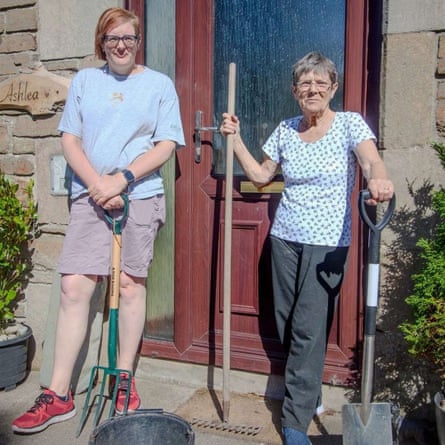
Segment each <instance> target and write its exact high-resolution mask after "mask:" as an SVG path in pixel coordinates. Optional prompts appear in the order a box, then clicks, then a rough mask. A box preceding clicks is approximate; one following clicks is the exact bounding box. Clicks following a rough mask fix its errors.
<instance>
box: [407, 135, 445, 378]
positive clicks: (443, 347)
mask: <svg viewBox="0 0 445 445" xmlns="http://www.w3.org/2000/svg"><path fill="white" fill-rule="evenodd" d="M432 147H433V149H434V150H435V151H436V153H437V155H438V157H439V159H440V162H441V165H442V167H443V168H444V170H445V144H439V143H434V144H433V145H432ZM432 209H433V211H434V212H435V213H436V214H437V216H438V221H439V222H438V224H437V226H436V227H435V231H434V234H433V236H432V237H431V238H430V239H426V238H421V239H420V240H419V241H418V242H417V246H418V247H419V248H420V258H421V265H420V269H419V271H418V272H417V273H415V274H414V275H413V276H412V280H413V285H414V287H413V294H412V295H410V296H409V297H408V298H407V299H406V303H407V304H408V305H409V306H410V308H411V309H412V316H413V317H412V321H407V322H405V323H403V324H401V326H400V328H401V331H402V333H403V335H404V337H405V340H406V341H407V343H408V346H409V349H408V350H409V352H410V353H411V354H413V355H416V356H419V357H423V358H426V359H428V360H430V361H431V362H432V363H433V364H434V365H437V366H438V368H439V373H440V374H441V375H445V189H444V188H443V187H441V188H440V190H438V191H434V192H433V196H432Z"/></svg>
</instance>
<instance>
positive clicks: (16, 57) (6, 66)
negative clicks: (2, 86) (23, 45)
mask: <svg viewBox="0 0 445 445" xmlns="http://www.w3.org/2000/svg"><path fill="white" fill-rule="evenodd" d="M35 57H36V54H35V53H32V52H21V53H16V54H0V75H1V76H4V75H5V76H8V77H9V76H11V75H14V74H18V73H19V71H20V70H21V69H23V68H24V67H28V66H29V65H30V63H31V62H32V61H33V60H34V58H35Z"/></svg>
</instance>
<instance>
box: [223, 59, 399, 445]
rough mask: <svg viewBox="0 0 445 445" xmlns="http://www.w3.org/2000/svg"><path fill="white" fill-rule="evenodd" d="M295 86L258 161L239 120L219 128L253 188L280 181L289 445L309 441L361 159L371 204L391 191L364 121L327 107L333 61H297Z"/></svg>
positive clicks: (277, 245)
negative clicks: (294, 107)
mask: <svg viewBox="0 0 445 445" xmlns="http://www.w3.org/2000/svg"><path fill="white" fill-rule="evenodd" d="M292 80H293V85H292V93H293V95H294V97H295V99H296V100H297V102H298V104H299V105H300V109H301V111H302V114H301V115H299V116H296V117H292V118H290V119H286V120H283V121H282V122H280V124H279V125H278V126H277V128H276V129H275V130H274V131H273V132H272V134H271V135H270V136H269V138H268V140H267V141H266V143H265V144H264V146H263V147H262V150H263V152H264V159H263V161H262V162H261V163H259V162H257V161H256V160H255V159H254V157H253V156H252V155H251V154H250V152H249V150H248V149H247V147H246V146H245V144H244V142H243V140H242V138H241V135H240V122H239V119H238V118H237V117H236V116H233V115H229V114H227V113H224V114H223V123H222V125H221V132H222V134H224V135H226V136H227V135H229V134H232V135H234V137H233V139H234V144H233V146H234V147H233V149H234V153H235V156H236V158H237V159H238V161H239V163H240V165H241V167H242V168H243V170H244V171H245V173H246V175H247V176H248V178H249V179H250V180H251V181H252V182H253V183H254V184H255V185H256V186H257V187H262V186H264V185H266V184H268V183H269V182H270V181H271V180H272V179H273V177H274V176H275V175H276V173H277V172H278V170H279V169H280V170H281V174H282V175H283V178H284V191H283V193H282V196H281V200H280V203H279V206H278V209H277V212H276V214H275V217H274V221H273V224H272V227H271V230H270V240H271V255H272V281H273V292H274V305H275V319H276V324H277V328H278V332H279V336H280V339H281V342H282V343H283V345H284V347H285V350H286V352H287V361H286V370H285V397H284V401H283V408H282V427H283V437H284V443H285V444H286V445H306V444H310V441H309V438H308V436H307V430H308V427H309V424H310V422H311V419H312V417H313V415H314V412H315V410H316V408H317V406H318V404H319V403H320V394H321V383H322V374H323V366H324V361H325V355H326V346H327V339H328V337H329V331H330V328H331V324H332V319H333V315H334V310H335V307H336V301H337V298H338V292H339V290H340V287H341V283H342V280H343V277H344V274H345V271H346V263H347V257H348V248H349V245H350V243H351V219H352V218H351V194H352V191H353V188H354V182H355V174H356V164H357V161H358V163H359V165H360V167H361V170H362V172H363V176H364V177H365V179H366V180H367V187H368V189H369V192H370V194H371V198H370V199H369V200H368V204H373V205H375V204H377V202H383V201H388V200H390V199H391V197H392V195H393V193H394V187H393V184H392V182H391V181H390V180H389V179H388V177H387V173H386V169H385V166H384V163H383V161H382V159H381V157H380V156H379V153H378V150H377V147H376V143H375V141H376V138H375V136H374V134H373V132H372V131H371V129H370V128H369V127H368V125H367V124H366V123H365V121H364V120H363V118H362V117H361V115H360V114H358V113H353V112H335V111H333V110H332V109H331V108H330V102H331V100H332V98H333V97H334V95H335V93H336V91H337V89H338V80H337V70H336V68H335V65H334V63H333V62H332V61H331V60H329V59H328V58H326V57H325V56H323V55H322V54H320V53H318V52H311V53H309V54H307V55H306V56H304V57H303V58H302V59H300V60H299V61H298V62H297V63H295V65H294V66H293V70H292Z"/></svg>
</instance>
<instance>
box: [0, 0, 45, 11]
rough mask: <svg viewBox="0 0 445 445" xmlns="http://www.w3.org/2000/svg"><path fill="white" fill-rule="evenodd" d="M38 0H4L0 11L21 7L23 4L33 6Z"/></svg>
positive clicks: (0, 5)
mask: <svg viewBox="0 0 445 445" xmlns="http://www.w3.org/2000/svg"><path fill="white" fill-rule="evenodd" d="M36 3H37V0H2V1H1V3H0V11H1V10H3V9H9V8H19V7H22V6H33V5H35V4H36Z"/></svg>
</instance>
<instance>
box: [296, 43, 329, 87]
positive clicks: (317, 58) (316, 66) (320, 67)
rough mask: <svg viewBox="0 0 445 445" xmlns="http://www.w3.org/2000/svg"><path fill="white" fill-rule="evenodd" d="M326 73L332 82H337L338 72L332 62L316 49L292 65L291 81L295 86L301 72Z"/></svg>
mask: <svg viewBox="0 0 445 445" xmlns="http://www.w3.org/2000/svg"><path fill="white" fill-rule="evenodd" d="M312 71H313V72H314V73H319V74H327V75H328V76H329V79H331V82H332V83H337V81H338V73H337V68H336V67H335V64H334V62H333V61H332V60H331V59H328V58H327V57H326V56H324V55H323V54H321V53H319V52H318V51H312V52H310V53H308V54H306V55H305V56H304V57H303V58H301V59H300V60H298V61H297V62H296V63H295V64H294V65H293V66H292V83H293V84H294V85H295V86H296V85H297V83H298V81H299V79H300V77H301V76H302V75H303V74H306V73H310V72H312Z"/></svg>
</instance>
